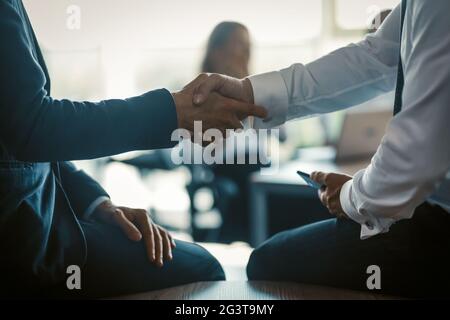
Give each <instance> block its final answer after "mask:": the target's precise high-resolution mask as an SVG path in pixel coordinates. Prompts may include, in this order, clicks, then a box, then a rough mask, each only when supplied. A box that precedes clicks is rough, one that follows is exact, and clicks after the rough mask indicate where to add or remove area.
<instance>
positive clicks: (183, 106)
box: [173, 74, 267, 133]
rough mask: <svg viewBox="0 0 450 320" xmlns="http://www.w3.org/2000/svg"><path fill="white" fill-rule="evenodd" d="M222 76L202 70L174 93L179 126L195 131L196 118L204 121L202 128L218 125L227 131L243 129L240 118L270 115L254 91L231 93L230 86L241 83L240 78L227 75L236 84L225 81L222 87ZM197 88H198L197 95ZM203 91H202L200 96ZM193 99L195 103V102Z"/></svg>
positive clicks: (220, 128)
mask: <svg viewBox="0 0 450 320" xmlns="http://www.w3.org/2000/svg"><path fill="white" fill-rule="evenodd" d="M223 77H224V76H223ZM220 79H222V76H219V75H216V76H212V75H206V74H201V75H200V76H198V77H197V78H196V79H195V80H194V81H192V82H191V83H190V84H188V85H187V86H186V87H185V88H183V90H181V91H180V92H176V93H173V97H174V100H175V105H176V108H177V114H178V126H179V127H180V128H184V129H187V130H189V131H191V132H192V131H193V128H194V121H202V128H203V130H208V129H210V128H215V129H218V130H220V131H221V132H222V133H225V130H226V129H241V128H242V123H241V120H244V119H245V118H247V117H249V116H256V117H259V118H265V117H266V116H267V111H266V110H265V109H264V108H262V107H259V106H255V105H254V104H253V95H251V97H250V96H247V95H246V94H245V95H244V94H243V92H244V91H242V93H241V94H236V95H232V94H231V91H232V90H231V89H232V88H231V87H233V85H236V84H237V87H239V84H240V82H239V81H240V80H237V79H234V78H229V77H226V79H230V80H233V81H234V82H232V84H233V85H231V87H230V86H229V85H223V86H221V87H220V88H219V84H218V81H220ZM235 81H237V82H235ZM229 87H230V88H229ZM237 87H236V90H237ZM250 87H251V86H250ZM233 90H235V89H233ZM242 90H244V89H242ZM212 91H216V92H218V93H220V94H218V93H213V92H212ZM195 92H197V93H196V97H194V94H195ZM200 92H201V93H203V95H200V97H199V96H198V94H199V93H200ZM225 96H227V97H228V98H227V97H225ZM194 100H195V104H196V105H194V103H193V102H194Z"/></svg>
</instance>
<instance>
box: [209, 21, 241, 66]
mask: <svg viewBox="0 0 450 320" xmlns="http://www.w3.org/2000/svg"><path fill="white" fill-rule="evenodd" d="M239 28H242V29H245V30H247V28H246V27H245V26H244V25H243V24H241V23H239V22H234V21H224V22H221V23H219V24H218V25H217V26H216V27H215V28H214V30H213V31H212V33H211V35H210V36H209V39H208V45H207V48H206V54H205V58H204V59H203V63H202V72H215V70H213V68H214V66H213V65H212V61H211V55H212V53H213V52H214V50H216V49H220V48H222V47H223V46H224V45H226V43H227V41H228V40H229V39H230V37H231V35H232V34H233V32H234V31H235V30H236V29H239Z"/></svg>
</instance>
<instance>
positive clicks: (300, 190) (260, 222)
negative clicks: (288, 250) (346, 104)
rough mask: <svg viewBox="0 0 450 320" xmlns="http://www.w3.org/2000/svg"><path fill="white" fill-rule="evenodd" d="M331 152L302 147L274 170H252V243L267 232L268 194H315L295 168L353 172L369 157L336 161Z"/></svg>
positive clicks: (255, 242) (325, 149)
mask: <svg viewBox="0 0 450 320" xmlns="http://www.w3.org/2000/svg"><path fill="white" fill-rule="evenodd" d="M334 154H335V152H334V149H333V148H329V147H324V148H309V149H303V150H300V151H299V155H298V159H297V160H292V161H289V162H287V163H285V164H282V165H281V166H280V168H279V170H278V171H277V172H276V173H274V174H271V175H262V174H261V173H260V172H256V173H254V174H253V175H252V176H251V177H250V233H251V235H250V239H251V244H252V246H254V247H257V246H258V245H260V244H261V243H262V242H264V241H265V240H266V239H267V238H268V236H269V232H268V214H269V213H268V210H267V197H268V195H269V194H279V195H290V196H293V197H303V198H315V197H317V191H316V190H314V189H312V188H310V187H308V186H307V185H306V183H305V182H304V181H303V180H302V179H301V178H300V177H299V176H298V175H297V170H302V171H304V172H312V171H325V172H339V173H345V174H349V175H353V174H355V173H356V172H357V171H358V170H360V169H363V168H365V167H366V166H367V165H368V164H369V163H370V160H369V159H365V160H359V161H352V162H348V163H345V164H344V163H343V164H336V163H335V162H334V160H333V159H334Z"/></svg>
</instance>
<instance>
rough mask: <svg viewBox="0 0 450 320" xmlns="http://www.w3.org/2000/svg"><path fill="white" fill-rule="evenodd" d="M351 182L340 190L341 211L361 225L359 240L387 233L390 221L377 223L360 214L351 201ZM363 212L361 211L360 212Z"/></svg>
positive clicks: (375, 220) (385, 220)
mask: <svg viewBox="0 0 450 320" xmlns="http://www.w3.org/2000/svg"><path fill="white" fill-rule="evenodd" d="M352 187H353V180H349V181H347V182H346V183H344V185H343V186H342V188H341V194H340V197H339V199H340V201H341V207H342V210H344V212H345V214H346V215H347V216H348V217H349V218H350V219H352V220H353V221H355V222H357V223H359V224H360V225H361V234H360V238H361V240H364V239H367V238H370V237H373V236H375V235H377V234H380V233H385V232H388V231H389V226H390V225H391V224H392V222H391V219H384V221H378V220H377V219H371V218H370V217H369V216H367V215H365V214H363V213H362V212H361V213H360V212H359V210H358V209H357V208H356V205H355V204H354V202H353V199H352ZM362 211H363V210H362Z"/></svg>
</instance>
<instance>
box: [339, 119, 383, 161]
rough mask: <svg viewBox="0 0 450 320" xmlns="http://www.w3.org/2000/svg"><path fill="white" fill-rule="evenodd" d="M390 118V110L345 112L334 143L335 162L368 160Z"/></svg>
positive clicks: (376, 147)
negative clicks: (339, 132) (338, 134)
mask: <svg viewBox="0 0 450 320" xmlns="http://www.w3.org/2000/svg"><path fill="white" fill-rule="evenodd" d="M391 119H392V110H379V111H370V112H348V113H346V115H345V117H344V122H343V125H342V130H341V134H340V137H339V139H338V141H337V144H336V158H335V161H336V163H342V162H351V161H358V160H370V158H371V157H372V156H373V155H374V154H375V152H376V151H377V149H378V146H379V145H380V142H381V140H382V138H383V136H384V134H385V132H386V127H387V125H388V123H389V121H390V120H391Z"/></svg>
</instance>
